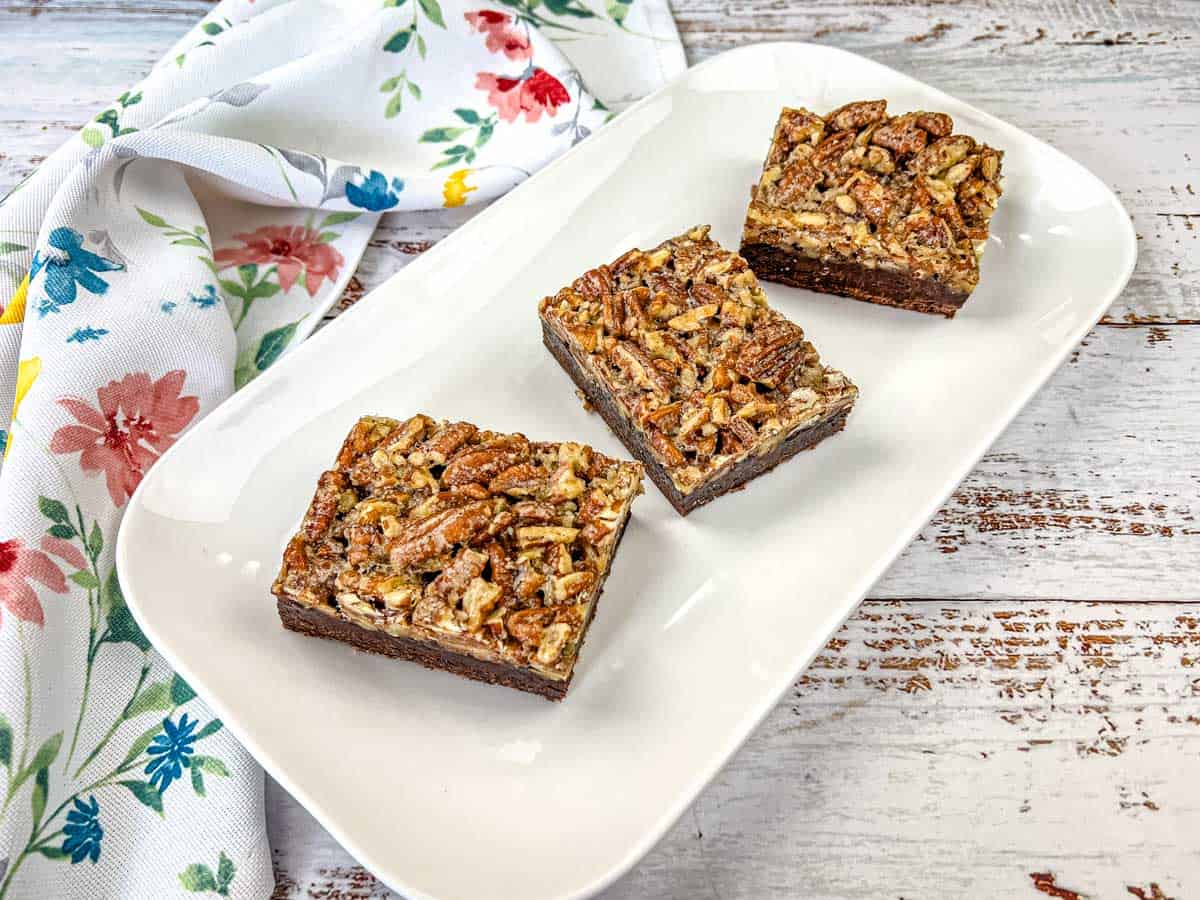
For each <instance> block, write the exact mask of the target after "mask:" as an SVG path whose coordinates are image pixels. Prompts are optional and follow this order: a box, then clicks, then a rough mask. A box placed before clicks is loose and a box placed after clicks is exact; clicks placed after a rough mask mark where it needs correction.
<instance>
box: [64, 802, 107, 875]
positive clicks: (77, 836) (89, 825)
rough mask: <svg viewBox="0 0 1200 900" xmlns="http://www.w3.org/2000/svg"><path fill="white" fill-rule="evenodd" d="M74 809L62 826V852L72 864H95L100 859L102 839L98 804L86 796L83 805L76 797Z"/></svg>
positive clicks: (102, 833) (102, 830) (102, 831)
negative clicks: (86, 860) (89, 862)
mask: <svg viewBox="0 0 1200 900" xmlns="http://www.w3.org/2000/svg"><path fill="white" fill-rule="evenodd" d="M74 804H75V808H74V809H72V810H69V811H68V812H67V824H66V825H64V826H63V834H65V835H66V836H67V839H66V840H65V841H63V845H62V852H63V853H65V854H67V855H68V856H70V857H71V862H72V863H81V862H83V861H84V860H85V859H90V860H91V861H92V862H93V863H95V862H96V861H97V860H98V859H100V841H102V840H103V839H104V829H103V828H101V827H100V819H99V818H98V817H99V815H100V804H99V803H97V802H96V798H95V797H94V796H92V795H88V802H87V803H84V802H83V801H82V800H80V799H79V798H78V797H76V798H75V799H74Z"/></svg>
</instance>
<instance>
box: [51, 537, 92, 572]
mask: <svg viewBox="0 0 1200 900" xmlns="http://www.w3.org/2000/svg"><path fill="white" fill-rule="evenodd" d="M42 549H43V550H45V551H46V552H47V553H53V554H54V555H55V556H57V557H58V558H59V559H61V560H62V561H63V562H65V563H67V565H70V566H74V567H75V568H76V569H86V568H87V567H88V563H87V560H86V559H84V557H83V554H82V553H80V552H79V548H78V547H76V546H75V545H74V544H72V543H71V542H70V541H64V540H63V539H62V538H56V537H51V536H50V535H48V534H47V535H44V536H43V537H42Z"/></svg>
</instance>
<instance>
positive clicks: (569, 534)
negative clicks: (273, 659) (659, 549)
mask: <svg viewBox="0 0 1200 900" xmlns="http://www.w3.org/2000/svg"><path fill="white" fill-rule="evenodd" d="M614 284H615V282H614V279H613V276H612V275H611V273H607V274H606V273H600V274H599V275H595V276H594V277H593V276H588V277H585V278H583V279H580V281H578V282H577V285H580V286H582V287H584V288H585V289H586V290H588V291H591V292H593V293H596V295H597V297H601V296H605V295H604V294H603V292H604V291H607V290H610V288H611V287H612V286H613V285H614ZM597 292H598V293H597ZM625 294H626V297H627V298H628V297H631V296H632V297H634V301H635V305H636V302H638V301H637V299H636V292H633V291H629V290H627V291H626V292H625ZM595 302H596V308H597V313H598V315H599V310H600V306H601V303H600V302H599V300H598V299H597V301H595ZM630 321H632V322H634V323H635V324H634V327H635V329H638V328H640V327H641V326H640V325H637V324H636V323H637V322H639V321H640V319H639V318H638V316H637V315H633V316H632V317H631V319H630ZM631 346H633V347H634V348H635V349H638V352H641V350H640V348H638V347H637V345H636V344H631ZM352 475H353V478H352ZM354 479H357V480H354ZM641 480H642V468H641V466H640V465H639V464H637V463H628V462H620V461H618V460H615V459H612V458H611V457H608V456H605V455H604V454H602V453H598V452H596V451H595V450H593V449H592V448H590V447H587V446H584V445H583V444H577V443H569V442H564V443H534V442H530V441H529V440H527V439H526V438H525V437H523V436H522V435H507V434H497V433H495V432H490V431H481V430H479V429H478V428H476V427H475V426H474V425H471V424H469V423H465V422H455V423H439V422H436V421H434V420H433V419H431V418H428V417H427V416H414V417H413V418H411V419H408V420H406V421H404V422H400V421H397V420H395V419H384V418H378V417H370V418H366V419H363V420H361V421H360V422H359V423H358V424H356V425H355V426H354V428H353V429H352V430H351V432H350V434H349V435H348V436H347V438H346V441H345V442H344V443H343V446H342V449H341V451H340V452H339V454H338V457H337V465H336V467H335V468H334V469H332V470H330V471H328V472H325V473H324V474H323V475H322V476H321V477H320V479H319V481H318V487H317V491H316V494H315V495H314V497H313V500H312V503H311V504H310V506H309V510H308V513H307V514H306V515H305V518H304V522H303V524H302V525H301V528H300V533H299V534H297V535H296V536H295V537H293V538H292V539H291V541H290V542H289V543H288V545H287V548H286V549H285V551H284V557H283V567H282V569H281V570H280V573H279V576H278V577H277V578H276V580H275V584H274V586H273V588H272V590H273V592H274V593H275V594H276V595H277V596H278V597H279V598H280V599H281V600H285V599H286V600H290V601H294V602H296V603H299V604H302V605H304V606H306V607H311V608H318V609H321V610H323V611H325V612H327V613H328V614H329V615H332V616H339V617H341V618H343V619H345V620H347V621H350V622H353V623H354V624H355V625H358V626H360V627H362V628H368V629H374V630H380V631H385V632H387V633H388V634H391V635H397V636H413V637H415V638H417V639H419V640H422V641H430V640H432V641H435V642H440V643H443V644H446V645H447V646H449V647H451V648H452V649H453V650H454V651H456V652H461V653H466V654H470V655H474V656H476V657H478V658H481V659H485V660H491V661H494V662H500V663H504V664H507V665H513V666H523V667H531V668H533V669H535V670H537V671H538V672H539V673H541V674H542V675H544V676H545V677H548V678H552V679H565V678H567V677H569V676H570V672H571V667H572V666H573V664H574V658H575V654H576V650H577V647H578V644H579V642H580V640H581V639H582V635H583V628H584V622H586V621H587V618H588V616H587V613H588V610H589V609H590V606H591V604H592V603H593V602H594V600H595V593H596V590H597V588H598V586H599V584H600V583H601V581H602V580H603V578H604V575H605V574H606V572H607V570H608V566H609V564H610V562H611V559H612V553H613V550H614V546H615V543H616V533H617V531H618V530H619V527H620V525H621V523H622V521H623V520H624V518H625V517H626V516H627V515H628V513H629V507H630V504H631V503H632V501H633V499H634V497H636V496H637V495H638V494H639V493H641Z"/></svg>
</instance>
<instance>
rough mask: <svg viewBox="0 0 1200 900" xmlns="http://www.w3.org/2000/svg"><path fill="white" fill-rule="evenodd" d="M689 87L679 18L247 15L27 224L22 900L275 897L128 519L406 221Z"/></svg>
mask: <svg viewBox="0 0 1200 900" xmlns="http://www.w3.org/2000/svg"><path fill="white" fill-rule="evenodd" d="M605 3H606V4H607V5H605ZM683 67H684V57H683V52H682V48H681V46H680V43H679V39H678V36H677V34H676V32H675V28H674V24H673V23H672V21H671V18H670V13H669V11H668V9H667V5H666V2H665V0H502V3H500V4H497V5H481V4H479V3H461V2H459V0H388V2H386V3H383V4H380V2H379V0H369V2H368V0H340V2H339V0H225V2H222V3H221V4H220V5H218V6H217V7H215V8H214V9H213V11H212V12H211V13H210V14H209V15H208V16H206V17H205V19H204V20H203V21H202V22H200V23H199V24H198V25H197V26H196V27H195V28H194V29H193V30H192V31H191V33H189V34H188V35H187V36H186V37H184V38H183V40H181V41H180V42H179V43H178V44H177V45H176V46H175V47H174V48H172V50H171V51H170V52H169V53H168V54H167V55H166V57H165V58H164V59H163V60H162V61H161V62H160V63H159V64H158V65H157V66H156V67H155V68H154V70H153V71H152V72H151V73H150V75H149V76H148V77H147V78H146V79H145V80H144V81H143V82H142V83H141V84H139V85H138V86H137V87H135V88H133V89H131V90H129V91H127V92H126V93H124V94H122V95H121V96H120V97H119V98H117V100H116V101H115V102H114V103H112V104H111V105H110V106H109V107H107V108H106V109H105V110H104V111H103V112H102V113H101V114H100V115H98V116H97V117H96V118H95V120H94V121H92V122H90V123H88V124H87V125H86V126H85V127H84V128H83V129H82V130H81V131H80V132H79V134H78V136H77V137H76V138H74V139H72V140H71V141H70V142H68V143H67V145H66V146H64V147H63V148H62V149H61V150H59V151H58V152H57V153H56V154H55V155H54V156H52V157H51V158H50V159H48V160H47V161H46V162H45V163H44V164H43V165H42V166H41V167H40V168H39V169H38V171H37V172H36V173H34V175H33V176H32V177H31V178H29V179H28V180H27V181H26V182H25V183H23V184H22V185H20V186H19V187H18V188H17V189H16V190H14V191H13V192H12V193H11V194H10V195H9V196H8V197H7V198H6V200H5V201H4V202H3V204H2V205H0V422H3V423H7V422H9V420H10V418H11V425H9V426H8V427H7V428H6V429H4V430H0V445H3V446H4V448H5V449H4V461H3V464H2V467H0V772H2V773H3V776H2V777H0V795H2V796H0V803H2V808H0V898H5V900H8V898H17V897H21V898H27V897H36V898H45V897H55V898H89V900H90V898H108V897H113V898H116V897H119V898H123V900H128V898H148V900H149V898H154V900H158V898H164V897H172V896H186V895H189V894H195V893H199V894H204V893H207V894H210V895H218V896H229V897H263V896H266V895H267V894H269V892H270V887H271V885H272V880H273V879H272V873H271V857H270V851H269V848H268V846H267V840H266V831H265V826H264V817H263V779H262V773H261V771H260V770H259V769H258V767H257V766H256V765H255V764H254V763H253V761H252V760H251V759H250V758H249V757H248V756H247V754H246V753H245V751H244V750H242V748H241V747H239V745H238V744H237V742H236V740H235V739H234V738H233V737H232V736H231V735H230V734H229V732H228V730H227V729H224V728H222V726H221V723H220V721H219V720H217V719H216V718H214V716H213V715H212V713H211V712H209V711H208V710H207V709H206V707H205V705H204V703H203V700H202V699H201V698H198V697H196V695H195V694H194V693H193V691H192V689H191V688H190V687H189V686H188V684H187V683H186V682H184V681H183V680H182V679H181V678H179V677H178V676H177V675H174V674H172V672H171V671H170V670H169V668H168V667H167V666H166V665H165V664H164V663H163V662H162V660H161V659H159V657H158V656H157V655H156V654H155V652H154V650H153V648H152V647H151V646H150V644H149V642H148V641H147V640H146V638H145V637H144V636H143V634H142V633H141V631H140V630H139V628H138V626H137V624H136V622H135V621H134V620H133V617H132V616H131V614H130V613H129V610H128V609H127V608H126V606H125V603H124V600H123V599H122V594H121V588H120V585H119V583H118V581H117V578H116V575H115V572H114V567H113V546H114V543H115V536H116V532H117V526H118V524H119V523H120V519H121V514H122V511H123V509H124V508H125V505H126V504H127V503H128V501H129V498H130V496H131V494H132V492H133V491H134V490H135V489H136V488H137V485H138V483H139V482H140V480H141V477H142V475H143V474H144V473H145V471H146V469H147V468H148V467H149V466H151V465H153V463H154V461H155V460H156V459H157V458H158V457H159V456H160V455H161V454H162V453H163V452H164V451H165V450H166V449H167V448H168V447H170V446H171V445H172V444H173V443H174V442H175V441H176V440H177V439H178V438H179V436H180V435H181V434H182V433H183V432H184V431H185V430H186V429H187V428H188V426H189V425H191V424H193V423H194V422H195V421H197V420H198V419H199V418H200V417H201V416H203V415H204V414H205V413H207V412H208V411H210V410H211V409H212V408H213V407H214V406H216V405H217V404H218V403H220V402H221V400H223V399H224V398H225V397H227V396H229V394H230V393H232V392H233V391H234V390H235V389H237V388H238V387H240V386H242V385H243V384H245V383H246V382H247V381H249V380H251V379H252V378H254V377H255V376H256V375H257V374H258V373H259V372H261V371H262V370H264V369H265V368H266V367H267V366H269V365H271V364H272V363H273V362H275V361H276V360H277V359H278V358H279V357H280V355H281V354H283V353H285V352H286V351H287V349H288V348H289V347H290V346H292V345H294V344H296V343H297V342H298V341H299V340H301V339H302V338H303V337H304V336H305V335H307V334H308V333H309V332H310V331H311V330H312V329H313V327H315V325H316V324H317V323H318V322H319V320H320V317H321V314H322V313H323V312H324V311H325V310H326V309H327V308H328V307H329V306H330V304H331V303H332V302H333V301H334V300H335V299H336V298H337V297H338V296H339V294H340V293H341V291H342V288H343V287H344V285H345V283H346V282H347V280H348V279H349V277H350V275H351V273H352V272H353V269H354V267H355V265H356V263H357V261H358V258H359V256H360V255H361V253H362V251H363V248H364V246H365V244H366V242H367V239H368V238H369V237H370V234H371V232H372V229H373V228H374V227H375V224H376V222H377V221H378V218H379V216H380V215H381V214H382V213H383V212H385V211H409V210H422V209H430V208H435V207H441V206H461V205H464V204H473V203H479V202H481V201H486V200H489V199H491V198H494V197H496V196H498V195H500V194H502V193H504V192H505V191H507V190H508V189H509V188H511V187H512V186H513V185H515V184H517V183H518V182H520V181H521V180H523V179H524V178H526V177H527V176H528V175H529V174H530V173H531V172H533V171H535V170H536V169H538V168H540V167H541V166H542V165H544V164H545V163H546V162H548V161H549V160H550V159H552V158H553V157H555V156H557V155H558V154H560V153H562V152H563V151H564V150H566V149H567V148H568V147H570V146H571V145H572V144H573V143H575V142H576V141H578V140H581V139H583V138H585V137H587V135H588V134H589V133H590V132H591V131H593V130H595V129H596V128H598V127H599V126H600V125H602V124H603V123H604V121H605V120H606V118H607V117H609V116H610V115H612V114H613V111H615V110H618V109H619V108H620V107H621V106H622V105H624V104H626V103H628V102H629V101H631V100H633V99H636V98H637V97H639V96H641V95H643V94H645V93H647V92H649V91H650V90H652V89H654V88H656V87H658V86H659V85H661V84H662V83H663V82H665V81H666V80H667V79H669V78H670V77H671V76H673V75H675V74H676V73H678V72H680V71H682V69H683ZM585 85H586V88H585ZM447 302H452V298H447ZM334 327H336V326H334ZM10 411H11V417H10V415H9V414H8V413H9V412H10ZM181 577H185V576H184V575H183V574H182V573H181ZM268 599H269V598H265V597H264V598H263V602H267V600H268ZM196 615H198V616H202V615H204V611H203V610H196ZM308 727H320V723H304V722H297V723H296V737H297V740H302V739H303V737H302V735H303V733H304V730H305V729H306V728H308ZM403 814H404V811H403V810H397V815H403Z"/></svg>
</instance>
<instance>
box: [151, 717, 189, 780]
mask: <svg viewBox="0 0 1200 900" xmlns="http://www.w3.org/2000/svg"><path fill="white" fill-rule="evenodd" d="M162 724H163V730H162V733H161V734H160V735H158V737H156V738H155V739H154V740H153V741H152V742H151V744H150V746H149V747H147V748H146V755H147V756H149V757H151V759H150V762H149V763H147V764H146V768H145V773H146V774H147V775H149V776H150V783H151V784H152V785H154V786H155V787H156V788H158V790H159V793H162V792H164V791H166V789H167V788H168V787H170V785H171V782H172V781H174V780H175V779H176V778H178V777H179V776H180V775H181V774H183V767H184V766H189V765H191V760H190V759H189V757H190V756H191V755H192V753H193V752H194V751H195V749H196V748H195V747H193V746H192V745H193V744H194V743H195V741H196V735H195V734H194V733H193V732H195V730H196V726H197V725H198V724H199V720H197V719H188V715H187V713H184V714H183V716H181V717H180V719H179V724H178V725H176V724H175V723H174V722H172V721H171V720H170V719H163V723H162Z"/></svg>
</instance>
